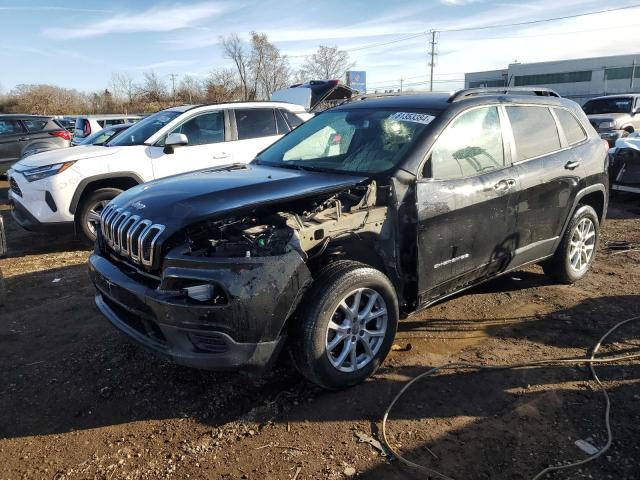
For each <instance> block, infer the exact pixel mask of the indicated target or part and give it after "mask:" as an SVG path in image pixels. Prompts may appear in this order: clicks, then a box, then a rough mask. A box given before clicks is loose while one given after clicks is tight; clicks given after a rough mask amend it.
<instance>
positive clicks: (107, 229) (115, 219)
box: [100, 205, 165, 267]
mask: <svg viewBox="0 0 640 480" xmlns="http://www.w3.org/2000/svg"><path fill="white" fill-rule="evenodd" d="M100 228H101V230H102V236H103V237H104V240H105V242H106V243H107V245H108V246H109V247H110V248H111V249H112V250H113V251H114V252H115V253H117V254H119V255H122V256H123V257H128V258H130V259H131V260H132V261H133V262H134V263H137V264H142V265H144V266H146V267H150V266H152V265H153V261H154V253H155V248H156V243H157V241H158V238H159V237H160V235H161V234H162V232H164V229H165V226H164V225H160V224H158V223H153V222H152V221H151V220H147V219H144V218H140V216H139V215H133V214H132V213H131V212H128V211H125V210H123V209H122V208H116V207H115V206H113V205H107V206H106V207H105V209H104V210H103V212H102V216H101V219H100Z"/></svg>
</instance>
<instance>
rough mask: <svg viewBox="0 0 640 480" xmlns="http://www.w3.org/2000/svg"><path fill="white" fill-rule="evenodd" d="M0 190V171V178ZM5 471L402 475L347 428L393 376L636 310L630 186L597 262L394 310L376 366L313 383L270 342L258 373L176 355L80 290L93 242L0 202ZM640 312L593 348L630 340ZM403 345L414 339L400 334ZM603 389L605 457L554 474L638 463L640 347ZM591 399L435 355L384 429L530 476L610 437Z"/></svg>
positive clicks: (498, 352)
mask: <svg viewBox="0 0 640 480" xmlns="http://www.w3.org/2000/svg"><path fill="white" fill-rule="evenodd" d="M0 189H2V191H0V201H3V200H4V199H6V182H5V183H3V184H0ZM0 209H1V210H0V213H1V214H2V216H3V217H4V220H5V224H6V229H7V238H8V243H9V257H8V258H5V259H2V260H0V268H1V269H2V271H3V273H4V276H5V279H6V287H7V303H6V305H5V306H4V307H0V319H1V320H0V366H1V369H0V479H3V480H4V479H19V478H30V479H58V480H60V479H89V478H91V479H93V478H95V479H105V480H111V479H114V480H115V479H139V478H141V479H142V478H143V479H155V478H175V479H182V478H198V479H200V478H208V479H297V480H301V479H325V478H326V479H341V478H347V477H357V478H362V479H394V480H395V479H414V478H425V476H424V474H420V473H418V472H416V471H414V470H409V469H407V468H406V467H402V466H401V465H399V463H398V462H397V461H391V462H389V461H387V460H386V459H385V458H384V457H382V456H381V455H380V454H379V453H378V452H377V451H376V450H375V449H374V448H372V447H371V446H370V445H368V444H366V443H359V442H358V441H357V438H356V433H357V432H363V433H365V434H367V435H371V436H373V437H375V438H379V434H380V432H379V428H380V420H381V417H382V415H383V413H384V410H385V408H386V406H387V405H388V403H389V402H390V401H391V399H392V398H393V397H394V395H395V394H396V393H397V392H398V391H399V389H400V388H401V387H402V385H403V384H404V382H406V381H407V380H409V379H410V378H412V377H414V376H415V375H417V374H419V373H421V372H423V371H425V370H426V369H428V368H429V367H432V366H434V365H439V364H444V363H447V362H453V361H458V360H466V361H471V362H476V363H483V364H504V363H512V362H522V361H528V360H535V359H550V358H560V357H574V356H585V355H586V354H587V353H588V352H589V349H590V348H591V347H592V346H593V344H594V343H595V342H596V340H597V339H598V338H599V337H600V336H601V335H602V334H603V333H604V332H605V331H606V330H607V329H608V328H610V327H611V326H612V325H614V324H615V323H617V322H618V321H620V320H622V319H625V318H627V317H631V316H634V315H640V264H639V261H640V252H638V251H630V252H613V251H611V250H609V249H608V248H607V242H611V241H613V240H624V241H629V242H632V243H634V244H636V248H637V247H638V244H639V243H640V200H639V199H638V198H637V197H632V196H622V197H620V198H618V199H616V201H615V202H614V203H613V205H612V206H611V209H610V218H609V220H608V221H607V223H606V226H605V228H604V231H603V236H602V240H603V241H602V243H601V247H600V250H599V252H598V257H597V261H596V263H595V265H594V267H593V270H592V272H591V273H590V274H589V275H588V276H587V277H586V278H585V279H583V280H582V281H580V282H578V283H577V284H575V285H573V286H566V285H557V284H553V283H552V282H551V281H549V280H548V279H547V278H546V277H545V276H544V275H543V274H542V270H541V269H540V268H539V267H537V266H534V267H530V268H527V269H525V270H523V271H519V272H517V273H515V274H513V275H509V276H505V277H503V278H500V279H497V280H494V281H492V282H490V283H487V284H485V285H483V286H481V287H479V288H475V289H473V290H471V291H470V292H468V293H466V294H464V295H460V296H457V297H456V298H453V299H451V300H448V301H446V302H443V303H441V304H439V305H437V306H435V307H432V308H430V309H428V310H426V311H424V312H421V313H420V314H417V315H414V316H412V317H409V318H408V319H406V320H404V321H403V322H402V323H401V325H400V330H399V332H398V336H397V340H396V343H397V345H398V346H399V347H402V349H401V350H397V351H393V352H391V354H390V355H389V357H388V358H387V361H386V362H385V363H384V365H383V368H381V370H380V371H379V373H377V374H376V375H375V377H374V378H371V379H369V380H368V381H367V382H365V383H364V384H363V385H360V386H357V387H354V388H352V389H349V390H346V391H341V392H325V391H322V390H319V389H318V388H316V387H314V386H313V385H312V384H310V383H309V382H307V381H305V380H304V379H303V378H302V377H301V376H300V375H299V374H298V373H296V371H295V369H294V368H293V366H292V365H291V364H290V361H289V360H288V359H287V358H282V360H281V361H280V362H279V364H278V365H277V366H276V368H274V369H273V370H271V371H269V372H266V373H264V374H263V375H256V376H248V375H246V374H239V373H212V372H204V371H196V370H191V369H187V368H182V367H178V366H175V365H173V364H170V363H168V362H166V361H164V360H161V359H159V358H157V357H155V356H154V355H152V354H150V353H148V352H147V351H145V350H142V349H141V348H139V347H138V346H136V345H133V344H131V343H129V342H128V341H127V340H126V339H125V338H124V336H122V335H121V334H119V333H118V332H117V331H115V330H114V329H113V328H112V327H111V326H110V325H109V324H108V322H107V321H106V320H105V319H103V318H102V317H101V316H100V315H99V314H98V311H97V310H96V308H95V307H94V305H93V287H92V286H91V284H90V282H89V279H88V276H87V272H86V266H85V262H86V258H87V255H88V251H87V250H86V249H84V248H83V246H82V245H81V244H79V243H77V242H74V241H73V239H72V238H71V237H68V236H59V235H58V236H53V235H44V234H38V235H36V234H30V233H27V232H24V231H22V230H20V229H19V228H18V227H17V226H16V225H15V224H14V223H13V221H12V220H11V218H10V215H9V211H8V206H6V205H4V206H0ZM639 334H640V323H635V324H629V325H627V326H625V327H624V328H622V329H621V330H620V331H619V332H616V333H615V334H614V336H613V338H612V341H613V342H612V343H611V344H607V345H606V346H605V347H604V348H603V351H602V353H603V354H624V353H626V352H630V351H632V350H634V349H635V350H636V351H637V349H638V347H639V346H640V335H639ZM409 345H410V347H411V348H410V349H408V348H406V347H408V346H409ZM597 370H598V374H599V375H600V377H601V378H602V379H603V381H604V383H605V385H606V386H607V388H608V389H609V391H610V393H611V402H612V405H611V427H612V430H613V435H614V441H613V444H612V446H611V449H610V450H609V451H608V452H607V453H606V455H604V456H603V457H601V458H600V459H598V460H596V461H594V462H591V463H589V464H587V465H584V466H582V467H581V468H579V469H574V470H568V471H564V472H561V473H556V474H553V475H550V476H549V477H547V478H554V479H582V478H591V479H615V480H623V479H639V478H640V362H628V363H626V364H618V365H615V366H601V367H597ZM604 406H605V405H604V400H603V397H602V394H601V393H600V392H599V391H598V388H597V386H596V384H595V383H594V382H593V381H592V380H591V379H590V376H589V372H588V370H587V369H586V368H584V367H541V368H532V369H523V370H506V371H492V372H487V371H482V372H470V371H443V372H442V373H441V374H438V375H436V376H434V377H430V378H426V379H423V380H421V381H420V382H418V383H417V384H416V385H415V386H414V387H413V388H412V389H411V390H409V391H408V393H407V394H406V396H405V397H403V398H402V400H401V401H400V403H399V404H398V405H397V407H396V408H395V409H394V411H393V412H392V415H391V420H390V423H389V427H390V439H391V440H392V442H393V443H394V445H395V446H397V448H399V449H400V451H401V452H403V454H404V455H406V457H407V458H410V459H412V460H413V461H416V462H419V463H422V464H424V465H428V466H429V467H432V468H435V469H438V470H439V471H441V472H443V473H444V474H446V475H447V476H449V477H452V478H455V479H457V480H462V479H516V480H518V479H529V478H531V477H532V476H533V475H535V474H536V473H537V472H538V471H539V470H541V469H542V468H544V467H546V466H548V465H555V464H559V463H566V462H569V461H574V460H578V459H582V458H585V457H586V455H585V454H584V453H583V452H582V451H581V450H580V449H579V448H578V447H577V446H576V445H575V444H574V442H575V441H576V440H578V439H583V440H587V441H588V442H589V443H591V444H593V445H595V446H596V447H601V446H603V445H604V444H605V442H606V433H605V426H604V420H603V413H604Z"/></svg>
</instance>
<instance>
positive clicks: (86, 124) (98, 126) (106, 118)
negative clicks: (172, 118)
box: [73, 115, 142, 145]
mask: <svg viewBox="0 0 640 480" xmlns="http://www.w3.org/2000/svg"><path fill="white" fill-rule="evenodd" d="M141 118H142V117H141V116H140V115H85V116H79V117H76V120H75V127H74V130H73V140H74V141H75V142H76V145H77V144H79V143H80V142H81V141H82V140H83V139H84V138H86V137H88V136H89V135H91V134H92V133H95V132H98V131H100V130H102V129H103V128H105V127H111V126H113V125H123V124H125V123H135V122H137V121H139V120H140V119H141Z"/></svg>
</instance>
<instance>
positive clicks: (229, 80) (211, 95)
mask: <svg viewBox="0 0 640 480" xmlns="http://www.w3.org/2000/svg"><path fill="white" fill-rule="evenodd" d="M204 90H205V100H206V101H207V102H211V103H220V102H230V101H233V100H244V90H243V88H242V86H241V84H240V81H239V78H238V74H237V72H236V71H235V70H234V69H232V68H221V69H217V70H214V71H212V72H211V74H210V75H209V77H208V78H207V79H206V80H205V81H204Z"/></svg>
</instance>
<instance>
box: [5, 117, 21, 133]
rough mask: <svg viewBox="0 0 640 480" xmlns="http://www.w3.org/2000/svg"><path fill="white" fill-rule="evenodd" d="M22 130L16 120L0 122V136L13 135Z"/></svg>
mask: <svg viewBox="0 0 640 480" xmlns="http://www.w3.org/2000/svg"><path fill="white" fill-rule="evenodd" d="M23 132H24V130H23V128H22V126H21V125H20V122H18V121H17V120H0V135H14V134H17V133H23Z"/></svg>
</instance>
